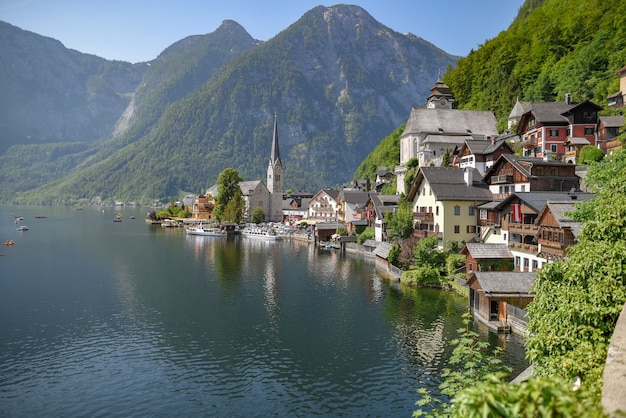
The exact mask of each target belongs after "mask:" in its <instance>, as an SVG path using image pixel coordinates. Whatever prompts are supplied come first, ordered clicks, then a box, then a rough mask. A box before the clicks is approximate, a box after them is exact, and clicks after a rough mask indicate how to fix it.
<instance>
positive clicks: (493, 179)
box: [491, 175, 513, 184]
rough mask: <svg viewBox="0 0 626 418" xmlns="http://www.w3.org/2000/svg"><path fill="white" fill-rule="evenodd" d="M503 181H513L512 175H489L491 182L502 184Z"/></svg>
mask: <svg viewBox="0 0 626 418" xmlns="http://www.w3.org/2000/svg"><path fill="white" fill-rule="evenodd" d="M504 183H513V176H508V175H501V176H492V177H491V184H504Z"/></svg>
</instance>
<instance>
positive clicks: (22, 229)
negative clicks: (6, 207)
mask: <svg viewBox="0 0 626 418" xmlns="http://www.w3.org/2000/svg"><path fill="white" fill-rule="evenodd" d="M17 230H18V231H28V227H27V226H26V225H20V226H18V227H17Z"/></svg>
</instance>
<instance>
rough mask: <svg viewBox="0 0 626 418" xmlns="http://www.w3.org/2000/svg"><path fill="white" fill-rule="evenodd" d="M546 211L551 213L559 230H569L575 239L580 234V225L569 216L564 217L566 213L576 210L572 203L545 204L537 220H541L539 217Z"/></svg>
mask: <svg viewBox="0 0 626 418" xmlns="http://www.w3.org/2000/svg"><path fill="white" fill-rule="evenodd" d="M547 210H549V211H550V213H552V216H554V219H556V221H557V223H558V224H559V228H562V229H565V228H569V229H570V230H571V231H572V234H574V236H575V237H577V236H578V234H579V233H580V230H581V229H582V227H583V225H582V223H580V222H577V221H575V220H574V219H572V218H571V217H570V216H567V215H566V214H567V213H571V212H574V211H575V210H576V207H575V206H574V203H571V202H547V203H546V206H545V207H544V208H543V210H542V211H541V213H540V215H539V216H538V218H537V219H539V218H541V216H542V215H543V214H544V213H545V211H547Z"/></svg>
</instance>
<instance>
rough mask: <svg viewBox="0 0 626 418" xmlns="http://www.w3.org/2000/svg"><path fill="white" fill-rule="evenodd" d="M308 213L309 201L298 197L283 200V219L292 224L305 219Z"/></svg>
mask: <svg viewBox="0 0 626 418" xmlns="http://www.w3.org/2000/svg"><path fill="white" fill-rule="evenodd" d="M308 212H309V199H308V198H302V197H299V196H295V197H294V196H286V197H284V198H283V217H284V218H285V219H286V220H287V221H288V222H289V223H290V224H294V223H296V222H300V221H302V220H304V219H306V218H307V215H308Z"/></svg>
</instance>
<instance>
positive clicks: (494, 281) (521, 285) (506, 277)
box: [470, 271, 535, 296]
mask: <svg viewBox="0 0 626 418" xmlns="http://www.w3.org/2000/svg"><path fill="white" fill-rule="evenodd" d="M473 277H476V280H478V283H480V287H481V288H482V289H483V291H484V292H485V293H487V294H491V296H510V295H529V294H530V293H531V292H530V289H531V287H532V285H533V282H534V280H535V272H531V273H521V272H513V271H490V272H475V273H474V274H473ZM470 280H472V278H470Z"/></svg>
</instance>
